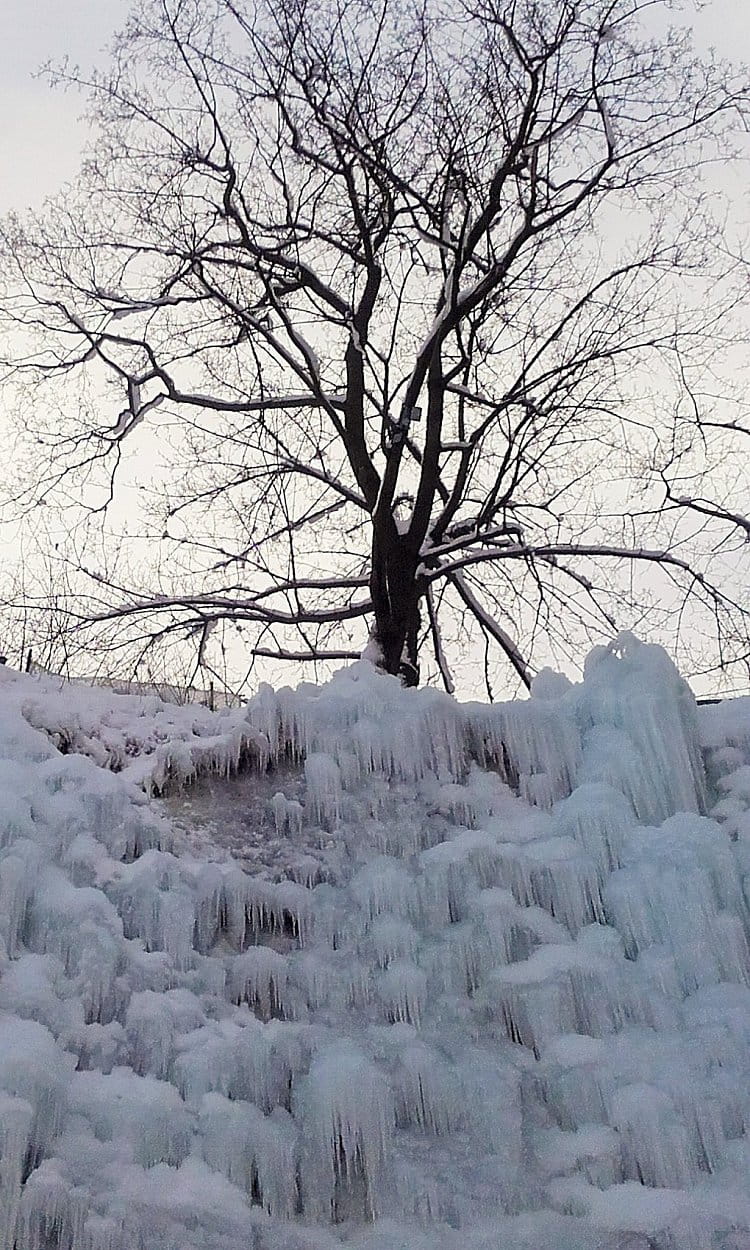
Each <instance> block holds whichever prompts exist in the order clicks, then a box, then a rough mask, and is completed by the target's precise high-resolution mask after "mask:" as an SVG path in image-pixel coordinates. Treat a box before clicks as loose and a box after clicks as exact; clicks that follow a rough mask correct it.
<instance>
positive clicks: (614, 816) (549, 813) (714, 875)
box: [0, 637, 750, 1250]
mask: <svg viewBox="0 0 750 1250" xmlns="http://www.w3.org/2000/svg"><path fill="white" fill-rule="evenodd" d="M706 713H707V714H705V713H704V711H703V710H701V711H700V713H699V710H698V709H696V707H695V704H694V701H693V699H692V696H691V695H690V692H689V690H688V689H687V687H686V686H685V685H684V683H683V682H682V681H681V680H680V678H679V676H678V675H677V673H676V671H675V670H674V668H673V666H672V665H671V663H670V662H669V660H668V658H667V657H666V656H665V655H664V653H663V652H661V651H660V650H659V649H658V648H653V647H646V646H642V645H640V644H638V643H636V642H635V640H633V639H630V638H627V637H625V638H623V639H621V640H619V643H618V645H617V646H616V647H613V648H611V649H599V650H598V651H597V652H595V653H594V654H593V655H592V657H590V659H589V662H588V664H587V668H586V676H585V680H584V682H583V683H582V684H580V685H578V686H574V687H571V686H570V685H569V684H568V683H566V682H565V681H564V680H563V679H560V678H557V677H555V676H554V675H552V674H546V675H543V676H542V677H541V678H540V679H539V680H538V682H537V685H536V688H535V691H534V697H533V698H532V699H530V700H528V701H526V702H524V703H513V704H505V705H500V706H496V707H492V708H488V707H484V706H481V705H468V706H467V705H464V706H463V707H462V706H460V705H458V704H456V703H455V702H454V701H453V700H452V699H450V698H448V697H447V696H443V695H441V694H439V693H437V692H434V691H418V692H413V691H406V690H403V689H402V688H401V687H400V686H399V684H398V683H397V682H396V681H395V680H393V679H389V678H385V677H382V676H379V675H377V674H376V673H375V672H374V671H373V670H372V669H371V668H370V667H369V666H368V665H366V664H360V665H355V666H353V667H352V668H350V669H348V670H345V671H343V672H342V673H341V674H339V675H337V677H336V678H335V679H334V680H333V681H332V682H330V683H329V685H328V686H327V687H324V688H322V689H320V688H316V687H311V686H303V687H301V688H300V689H298V690H297V691H296V692H293V691H289V690H284V691H280V692H278V693H273V692H272V691H270V690H267V689H265V690H262V691H261V692H260V693H259V694H258V695H257V696H256V698H255V699H254V700H252V701H251V702H250V704H249V705H248V707H247V708H246V709H243V710H242V711H240V712H227V713H221V714H211V713H209V712H207V711H206V710H205V709H202V708H195V707H193V708H174V707H170V706H169V705H164V704H161V703H159V701H158V700H144V699H142V698H123V697H122V696H119V697H118V696H114V695H108V694H107V692H105V691H102V690H93V691H92V690H88V689H85V690H84V689H81V688H60V687H59V685H58V686H55V685H54V683H52V684H50V683H47V684H45V682H44V681H42V680H36V679H34V681H32V680H30V679H24V678H21V677H15V678H14V677H13V676H12V675H11V674H3V681H2V685H0V775H1V776H2V782H3V790H2V792H3V801H2V805H1V806H0V1250H146V1247H148V1250H237V1248H238V1247H239V1246H243V1247H251V1248H252V1250H332V1248H333V1247H334V1246H339V1247H340V1246H341V1245H342V1243H343V1244H346V1245H349V1246H352V1247H355V1246H356V1247H357V1250H407V1248H408V1250H427V1247H429V1248H430V1250H459V1247H460V1248H461V1250H464V1248H466V1250H498V1247H500V1246H505V1245H507V1246H513V1247H514V1250H539V1247H540V1246H542V1245H544V1246H550V1247H554V1250H649V1248H650V1250H745V1248H746V1247H747V1246H748V1245H750V1198H749V1197H748V1193H749V1192H750V1185H748V1181H749V1180H750V1141H748V1132H750V1081H748V1077H749V1076H750V963H749V956H748V945H747V940H748V930H749V927H750V913H749V912H748V901H747V897H746V889H745V882H746V879H747V876H748V847H750V842H749V841H748V838H750V817H749V816H748V809H750V782H748V780H747V778H748V777H750V712H748V713H747V714H745V712H744V709H743V710H740V711H736V710H735V711H734V712H732V710H731V709H729V710H722V709H719V710H714V709H706ZM53 739H56V741H57V742H58V743H59V744H60V745H61V746H62V747H64V749H65V751H66V752H67V754H61V753H60V752H59V751H58V750H57V749H56V747H55V745H54V741H53ZM701 747H703V750H704V751H705V759H706V763H707V771H708V776H706V770H705V769H704V755H703V754H702V751H701ZM94 761H96V762H94ZM239 763H246V764H247V765H249V768H250V771H249V773H248V774H247V777H246V781H245V783H244V784H245V786H246V790H245V791H244V793H245V794H246V795H248V796H251V799H252V801H251V802H250V801H248V804H247V806H246V808H245V809H244V810H242V809H241V804H239V803H238V801H237V799H235V800H233V803H234V806H230V805H229V804H228V803H227V801H226V797H224V798H222V795H224V796H226V794H227V793H229V792H230V791H229V789H225V790H224V791H222V785H224V783H222V782H219V781H215V780H214V781H212V780H211V778H212V777H215V776H217V775H218V776H219V777H220V776H221V775H223V774H224V773H231V772H232V771H233V770H235V769H236V768H237V766H238V764H239ZM99 765H104V766H105V767H101V766H99ZM113 770H116V771H113ZM196 776H198V777H200V776H202V777H203V778H204V783H203V784H204V791H203V793H204V799H203V800H201V799H200V793H201V792H200V790H199V791H197V792H196V798H195V810H196V811H197V810H198V806H199V803H200V802H201V801H203V802H204V804H206V805H207V806H208V807H209V808H210V807H213V808H214V809H215V817H216V823H215V830H214V832H215V836H216V840H217V842H220V841H221V839H222V837H223V836H224V833H223V832H222V824H226V822H227V821H230V820H232V821H234V822H235V824H236V825H237V828H238V829H241V827H242V821H243V820H245V821H249V822H250V825H251V827H248V828H247V836H248V842H249V843H250V842H251V843H252V854H249V853H248V855H247V856H244V857H243V860H242V863H239V862H235V861H234V860H232V859H230V858H226V857H223V858H222V857H221V854H220V850H221V848H220V847H217V853H216V854H215V855H212V857H211V858H210V859H209V858H206V857H205V856H203V855H200V856H199V855H197V854H196V853H195V851H194V852H193V853H192V854H191V853H189V849H188V848H187V847H186V837H185V836H184V835H182V836H178V837H177V838H176V839H175V836H174V831H173V829H172V828H171V826H170V823H169V821H168V819H167V815H166V812H167V809H165V808H164V807H163V806H160V805H159V804H154V803H153V802H151V801H149V800H148V799H147V797H146V795H145V794H144V790H146V791H149V792H151V791H154V790H160V789H162V788H163V787H164V786H165V785H166V784H167V783H168V781H169V780H170V779H174V780H175V781H177V780H182V781H189V780H190V779H191V778H194V777H196ZM507 783H510V784H507ZM205 787H208V789H206V788H205ZM232 793H234V794H239V793H241V792H240V791H232ZM206 796H207V797H206ZM235 809H237V810H235ZM189 810H190V808H189V806H188V812H189ZM707 810H711V812H712V815H711V817H709V816H707V815H706V814H705V813H706V811H707ZM183 823H184V821H183ZM224 832H226V831H224ZM235 832H236V830H235ZM187 841H188V842H189V831H188V838H187ZM280 849H281V850H283V855H280V854H278V853H277V852H279V850H280Z"/></svg>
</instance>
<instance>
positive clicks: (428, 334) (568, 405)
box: [2, 0, 748, 686]
mask: <svg viewBox="0 0 750 1250" xmlns="http://www.w3.org/2000/svg"><path fill="white" fill-rule="evenodd" d="M668 8H669V5H668V3H667V2H666V0H664V2H663V0H457V2H456V3H452V4H450V5H442V4H441V3H439V0H345V2H344V0H274V2H273V3H270V2H268V0H255V2H253V0H143V3H142V4H141V5H140V7H139V8H138V9H137V10H136V12H135V14H134V16H133V17H132V19H131V20H130V23H129V25H128V27H127V29H126V30H125V31H124V33H123V34H122V35H121V37H120V38H119V40H118V42H117V44H116V47H115V50H114V59H113V62H112V65H111V67H110V68H109V69H108V70H107V71H106V72H104V73H102V74H100V75H94V76H92V77H91V78H90V79H88V80H86V79H84V78H82V76H81V75H80V74H79V73H78V72H74V71H69V70H67V69H64V70H62V71H59V72H58V77H59V78H60V79H61V81H62V82H63V83H65V82H67V83H73V84H77V85H79V86H80V85H81V84H83V85H84V86H85V87H86V88H87V89H88V91H89V95H90V100H91V113H92V117H93V120H94V123H95V125H96V139H95V142H94V145H93V148H92V152H91V155H90V157H89V160H88V163H87V165H86V167H85V168H84V171H83V173H82V176H81V182H80V185H79V187H78V188H77V189H74V190H71V191H70V192H68V193H67V194H66V195H65V196H64V197H63V198H62V199H61V200H59V201H58V202H57V203H55V204H54V205H51V206H49V208H48V210H47V211H46V212H45V213H44V214H42V215H41V216H40V217H38V218H37V219H27V218H24V219H23V220H20V219H18V218H15V219H12V220H10V221H8V222H6V224H5V227H4V232H3V236H2V249H3V254H4V273H5V298H4V307H5V316H6V318H7V321H8V323H9V326H10V327H15V329H16V330H17V331H19V334H20V335H21V336H22V342H23V356H22V357H20V356H19V355H18V354H17V355H16V357H15V358H14V359H13V360H12V361H9V364H10V365H11V366H12V367H11V374H10V376H11V378H12V380H13V382H14V383H17V382H18V381H19V379H28V380H29V381H30V382H33V383H34V385H36V384H37V383H43V384H44V383H47V384H49V383H52V384H54V385H55V386H60V385H62V386H63V387H65V386H67V388H68V389H67V391H63V392H58V393H63V394H66V395H67V396H68V397H69V399H70V398H72V397H73V396H75V398H76V403H77V405H78V408H77V409H76V408H71V407H67V408H66V407H65V405H66V403H68V400H65V401H63V402H62V407H63V408H64V409H65V412H64V417H63V419H61V420H60V419H58V417H57V416H56V417H55V418H54V419H52V420H47V422H46V424H45V421H44V418H43V416H40V412H41V411H43V403H42V400H41V399H40V398H39V396H38V395H36V394H35V397H34V400H33V402H34V405H35V415H34V417H33V419H32V420H31V421H30V422H29V425H30V428H31V432H32V435H33V438H34V439H35V440H36V441H35V443H34V450H33V456H32V459H33V461H34V464H33V466H32V467H33V476H34V487H33V502H34V505H36V504H38V502H39V500H40V499H42V500H45V501H46V500H52V499H54V498H56V497H59V495H60V492H64V491H68V492H69V491H70V490H71V484H72V483H74V482H78V481H79V480H80V479H81V478H86V479H87V480H88V481H92V480H94V481H96V482H97V483H98V488H99V494H97V495H96V498H95V502H94V503H93V504H92V506H93V507H95V508H97V509H102V510H103V509H105V508H106V507H107V506H109V505H110V503H111V500H112V499H113V498H114V499H115V500H116V499H117V490H118V483H119V480H120V476H121V475H122V473H123V472H125V473H126V474H127V473H131V478H130V479H128V480H130V481H131V482H132V470H131V469H129V468H128V467H127V466H128V464H129V457H128V451H129V449H131V448H132V455H133V456H138V455H140V456H141V457H143V456H145V455H147V454H148V451H149V448H151V449H152V450H151V454H152V455H153V448H154V447H155V446H156V445H157V444H156V442H155V441H154V440H156V439H158V440H161V441H160V442H159V444H158V445H159V448H160V451H159V455H160V456H161V457H162V458H163V459H164V461H165V463H166V464H167V469H166V471H165V472H162V475H161V486H162V492H163V498H162V499H161V501H160V502H159V504H158V506H156V510H155V513H154V515H156V516H158V524H157V525H156V526H155V527H154V528H152V529H151V531H149V533H150V537H151V538H158V539H159V541H160V543H161V544H162V549H163V551H164V552H166V553H168V555H169V559H170V561H171V567H165V566H164V565H162V566H161V568H162V573H161V577H160V579H157V580H155V581H154V583H153V584H152V585H151V586H148V585H144V586H141V587H137V586H135V585H134V583H133V580H132V579H130V580H128V579H127V578H123V579H118V576H117V574H116V572H113V571H112V570H111V569H108V568H106V567H105V565H104V564H100V565H99V566H97V567H96V568H94V565H93V564H92V563H89V564H88V565H87V569H88V571H87V579H88V580H87V585H86V601H85V603H83V606H81V607H79V608H78V609H77V611H79V614H80V616H81V618H82V619H83V618H86V619H93V620H95V621H96V622H98V623H99V624H100V625H105V624H107V623H109V624H110V626H112V627H113V628H114V629H115V630H116V631H120V632H119V633H118V637H121V638H126V637H127V638H129V639H131V640H132V638H133V637H138V638H140V640H141V641H142V642H144V643H145V642H149V641H153V640H154V639H163V638H164V637H169V636H171V635H173V634H175V633H181V634H182V635H183V636H184V635H185V634H189V635H190V636H192V637H193V638H195V639H196V640H197V642H196V645H197V647H198V650H199V655H202V654H204V653H205V649H206V647H207V646H208V643H209V640H210V638H211V631H212V630H214V629H215V628H216V627H217V623H220V622H227V621H230V622H233V623H235V624H237V625H238V626H239V627H240V628H241V629H243V630H244V631H245V635H244V636H245V638H246V640H247V646H248V648H249V650H250V651H251V652H252V653H253V654H258V655H268V656H275V657H277V658H288V659H306V658H312V657H316V656H317V657H323V658H325V657H326V656H333V657H344V656H347V655H349V654H357V653H358V651H359V649H360V648H361V646H362V642H363V637H362V634H361V632H360V633H359V634H358V630H361V628H362V623H363V622H367V623H368V624H369V628H370V633H371V638H372V640H373V654H375V655H376V657H377V659H378V662H379V663H380V664H381V665H382V666H383V667H384V668H385V669H386V670H387V671H388V672H391V673H399V672H400V673H401V674H402V676H403V677H404V679H405V680H407V681H409V682H415V681H416V680H417V678H418V656H419V652H420V647H421V646H422V645H423V644H424V643H425V642H426V643H427V644H429V646H430V647H431V650H432V653H433V655H434V657H435V662H436V663H437V665H438V667H439V669H440V671H441V672H442V675H443V679H444V681H445V683H446V685H448V686H449V685H450V673H449V659H448V658H447V656H446V647H445V645H444V644H443V641H442V638H441V621H445V620H446V619H449V620H450V621H451V622H452V625H451V629H452V631H453V633H452V639H453V641H454V642H458V644H459V645H460V644H461V637H462V635H461V631H462V630H463V631H468V632H466V633H465V638H468V639H470V640H472V641H473V642H475V641H476V640H477V638H478V637H481V638H484V640H485V644H486V646H487V648H489V647H490V646H492V647H495V646H496V647H498V648H499V649H500V652H501V654H502V655H504V656H505V657H506V658H507V659H508V660H509V661H510V663H511V665H512V666H513V669H514V670H515V672H516V674H517V675H518V677H519V678H520V679H521V680H522V681H523V682H525V683H527V684H528V681H529V676H530V672H531V669H530V664H529V648H530V644H531V641H532V639H533V637H534V636H535V631H536V630H537V629H539V628H542V629H544V631H545V632H546V633H547V634H548V635H551V636H552V637H553V639H554V638H555V637H557V638H558V639H559V640H561V641H563V642H564V641H565V640H566V639H569V638H571V637H574V636H577V634H578V633H579V632H580V630H581V629H584V630H586V631H589V632H590V631H591V630H592V629H593V628H598V629H600V628H601V627H602V625H604V627H605V628H610V627H614V624H615V620H614V614H615V611H616V609H617V605H618V604H620V605H624V606H625V616H626V619H627V623H632V622H633V619H634V615H633V613H634V611H635V610H636V605H642V604H643V602H644V595H645V596H646V597H648V594H649V593H651V594H652V597H653V599H654V601H655V611H657V612H658V611H662V612H665V611H669V612H672V611H674V613H676V614H681V613H682V612H683V611H684V610H685V604H686V602H690V601H691V600H692V599H693V598H695V599H697V600H699V601H701V602H702V603H704V604H707V605H708V607H709V608H710V610H711V612H712V614H713V617H714V620H715V623H716V627H717V630H718V632H719V635H720V636H721V634H722V630H724V629H725V622H726V620H728V619H729V617H730V616H731V613H732V612H733V610H734V609H735V608H737V610H739V609H740V608H741V606H742V605H741V604H739V603H737V604H734V603H733V602H732V600H731V598H730V597H729V596H727V595H726V594H725V593H723V592H722V591H721V589H720V588H719V587H718V586H717V585H715V584H714V581H713V580H712V578H711V576H710V575H709V571H708V569H707V568H705V567H703V566H701V564H700V561H699V559H698V558H697V557H696V555H695V551H694V549H693V548H690V547H686V545H685V544H686V542H687V538H688V536H689V535H688V530H687V529H686V528H685V524H684V512H685V509H684V508H683V506H682V505H677V506H676V508H672V507H671V506H670V507H668V508H667V509H664V507H663V504H664V495H663V493H660V489H661V483H662V482H663V481H664V477H663V474H662V473H661V467H662V461H663V457H662V458H661V459H660V452H661V451H662V450H663V447H664V438H665V432H666V434H668V430H669V421H668V419H667V415H668V410H669V405H670V403H672V402H673V398H674V397H673V396H672V395H671V394H670V395H667V394H665V393H664V388H663V387H662V386H661V384H655V383H654V379H655V378H658V377H660V376H661V374H660V371H661V370H665V371H667V370H668V374H669V377H670V378H677V379H678V381H677V386H678V387H679V386H680V383H679V375H680V371H681V369H682V368H683V365H684V362H685V361H690V362H692V363H693V364H695V363H696V362H697V361H699V360H700V358H701V353H704V352H705V351H706V350H707V349H708V348H709V347H710V345H711V343H712V342H713V341H714V339H715V337H716V335H717V334H719V333H725V332H726V330H725V320H726V318H727V316H728V315H729V312H730V310H731V308H732V303H733V300H734V299H735V291H734V279H735V276H736V263H735V262H734V261H733V260H732V259H731V257H729V256H728V254H727V252H726V251H725V250H724V249H722V247H721V229H720V221H719V220H718V219H719V218H720V216H721V206H720V205H717V206H716V207H717V212H716V213H715V214H714V215H712V211H711V208H712V203H714V204H715V203H716V202H715V201H711V200H710V199H709V198H708V197H707V196H706V187H707V185H708V184H707V182H706V171H707V170H710V167H711V164H712V162H714V161H716V160H717V159H719V158H721V159H726V158H727V157H728V156H731V146H732V142H733V135H734V133H735V132H736V131H738V130H739V129H740V128H741V125H742V124H743V122H744V120H745V118H746V116H747V103H748V95H747V88H746V84H745V82H744V80H743V79H742V78H741V77H740V76H738V75H734V74H733V73H732V72H730V71H729V70H728V69H727V67H726V66H725V65H720V64H716V63H714V62H713V61H712V60H710V59H708V60H704V61H701V60H700V59H698V58H696V57H695V56H694V55H693V53H692V52H691V49H690V44H689V40H688V37H687V36H686V35H685V34H684V32H680V31H679V30H676V29H672V30H669V31H668V32H667V33H666V34H665V33H663V32H662V33H656V34H654V33H652V34H650V33H649V30H648V23H649V22H650V23H651V24H652V30H654V31H655V30H656V28H657V23H658V22H659V20H661V19H663V12H661V11H662V10H665V9H668ZM30 335H31V336H32V340H30V338H29V336H30ZM17 341H19V340H18V336H17ZM30 342H31V346H29V344H30ZM665 375H666V374H665ZM84 378H88V382H87V385H88V386H89V388H90V389H89V391H88V392H87V391H86V390H85V389H84V386H83V379H84ZM107 379H114V381H115V385H116V387H117V390H118V391H119V395H120V397H121V396H122V395H124V396H125V397H126V399H125V404H124V406H123V401H122V398H119V401H117V402H116V408H115V413H116V415H115V414H113V413H112V412H111V410H112V398H111V396H112V391H111V388H109V389H107V388H106V386H105V382H106V380H107ZM87 395H88V398H86V396H87ZM130 459H132V456H131V457H130ZM92 474H93V478H92ZM97 475H98V476H97ZM28 499H29V496H27V502H28ZM673 502H674V500H672V501H670V504H671V503H673ZM623 567H630V568H641V567H643V568H648V569H656V570H658V571H659V573H660V576H661V578H662V581H661V582H658V583H657V582H655V583H654V584H653V586H652V587H651V590H649V582H648V579H646V580H645V582H644V581H643V579H641V580H640V581H638V579H637V578H635V579H634V578H633V577H630V579H628V578H625V579H622V578H620V580H619V581H618V575H619V572H620V571H621V570H622V569H623ZM609 570H614V573H615V576H614V578H613V577H612V575H611V574H610V572H609ZM665 586H669V587H671V589H670V591H669V594H667V593H666V592H665V589H664V587H665ZM157 590H158V593H157ZM451 613H453V615H452V616H451V615H450V614H451ZM501 621H504V624H501V623H500V622H501ZM519 635H524V638H523V645H521V643H517V642H516V641H515V640H514V638H515V637H518V636H519ZM487 654H488V656H489V650H488V652H487ZM487 674H488V681H489V674H490V665H489V660H488V663H487Z"/></svg>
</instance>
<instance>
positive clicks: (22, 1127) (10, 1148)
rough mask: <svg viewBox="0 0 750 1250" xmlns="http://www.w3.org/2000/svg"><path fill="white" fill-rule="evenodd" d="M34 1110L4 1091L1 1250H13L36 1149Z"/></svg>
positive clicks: (0, 1113) (0, 1104) (0, 1107)
mask: <svg viewBox="0 0 750 1250" xmlns="http://www.w3.org/2000/svg"><path fill="white" fill-rule="evenodd" d="M33 1118H34V1108H33V1107H32V1106H31V1104H30V1103H29V1102H27V1101H26V1100H25V1099H23V1098H15V1097H9V1096H8V1095H6V1094H3V1093H2V1092H0V1248H1V1250H11V1247H12V1246H13V1245H14V1244H15V1242H16V1239H15V1237H14V1233H15V1231H16V1221H17V1218H18V1210H19V1204H20V1201H21V1183H22V1181H23V1178H24V1166H25V1163H26V1159H27V1157H28V1152H29V1150H30V1148H31V1147H32V1122H33Z"/></svg>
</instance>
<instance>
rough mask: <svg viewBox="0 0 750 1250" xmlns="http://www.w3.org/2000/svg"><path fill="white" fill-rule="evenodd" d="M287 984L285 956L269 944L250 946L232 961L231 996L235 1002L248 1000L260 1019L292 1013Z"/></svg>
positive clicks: (287, 1016) (285, 1015)
mask: <svg viewBox="0 0 750 1250" xmlns="http://www.w3.org/2000/svg"><path fill="white" fill-rule="evenodd" d="M288 984H289V968H288V966H287V961H286V959H285V958H284V956H283V955H279V954H278V952H277V951H274V950H271V948H270V947H268V946H251V947H250V949H249V950H246V951H245V952H244V954H242V955H235V957H234V959H233V961H232V997H233V999H234V1001H235V1002H236V1003H247V1004H248V1006H249V1007H250V1009H251V1011H254V1012H255V1014H256V1015H258V1016H259V1017H260V1018H261V1020H270V1019H271V1018H272V1017H276V1018H277V1019H289V1018H290V1017H292V1016H293V1015H294V1014H295V1012H294V1007H293V1004H292V1002H291V1001H290V999H289V997H288V994H287V988H288Z"/></svg>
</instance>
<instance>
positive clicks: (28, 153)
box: [0, 0, 750, 212]
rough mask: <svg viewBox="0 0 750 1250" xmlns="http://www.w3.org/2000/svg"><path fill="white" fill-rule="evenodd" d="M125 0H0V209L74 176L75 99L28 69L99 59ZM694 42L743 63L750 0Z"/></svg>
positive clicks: (80, 136) (717, 7) (77, 147)
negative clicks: (56, 62) (65, 58)
mask: <svg viewBox="0 0 750 1250" xmlns="http://www.w3.org/2000/svg"><path fill="white" fill-rule="evenodd" d="M129 8H130V0H0V212H4V211H6V210H8V209H11V208H19V209H20V208H23V207H24V206H25V205H26V204H34V205H37V204H39V203H40V202H41V200H42V199H43V198H44V196H45V195H48V194H50V193H53V192H54V191H56V190H57V189H58V188H59V187H60V185H61V184H62V183H63V182H65V181H66V180H67V179H69V178H71V177H73V176H74V174H75V171H76V167H77V164H78V160H79V156H80V151H81V146H82V144H83V142H84V139H85V129H84V127H83V126H82V125H81V124H80V122H79V121H78V116H79V113H80V111H81V100H80V98H79V97H77V96H75V95H73V94H70V93H68V94H64V93H61V92H59V91H52V90H50V88H49V87H48V86H47V84H46V82H45V81H44V80H43V79H39V78H35V77H34V74H35V72H36V71H37V70H38V69H39V67H40V65H42V64H43V63H44V62H45V61H48V60H50V59H51V60H53V61H54V60H59V59H61V58H62V57H63V56H65V55H69V56H70V57H71V59H72V60H74V61H77V62H78V63H79V64H81V65H82V66H88V65H91V64H93V63H96V62H97V61H99V62H100V61H101V59H102V49H103V48H106V46H107V44H108V42H109V39H110V37H111V35H112V33H113V31H114V30H115V29H116V28H117V27H118V26H120V25H121V24H122V22H123V19H124V17H125V15H126V14H127V12H128V9H129ZM695 25H696V32H697V35H698V39H699V43H700V44H701V45H703V46H704V47H705V46H708V45H709V44H714V45H715V46H716V47H717V48H718V50H719V51H720V52H721V53H723V54H724V55H729V56H732V57H734V58H736V59H739V60H745V61H748V62H750V0H707V3H706V4H705V5H704V6H703V9H702V11H701V12H700V13H699V15H698V16H697V18H696V19H695Z"/></svg>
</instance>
